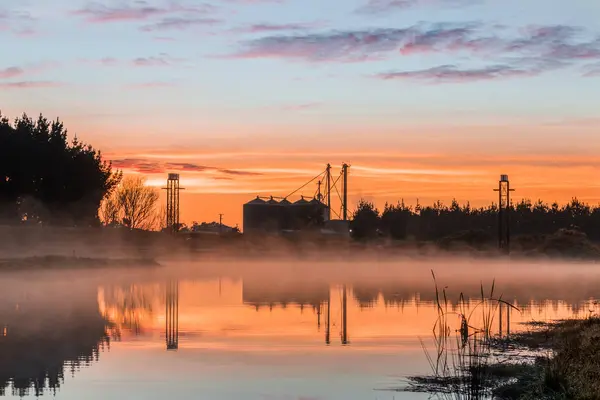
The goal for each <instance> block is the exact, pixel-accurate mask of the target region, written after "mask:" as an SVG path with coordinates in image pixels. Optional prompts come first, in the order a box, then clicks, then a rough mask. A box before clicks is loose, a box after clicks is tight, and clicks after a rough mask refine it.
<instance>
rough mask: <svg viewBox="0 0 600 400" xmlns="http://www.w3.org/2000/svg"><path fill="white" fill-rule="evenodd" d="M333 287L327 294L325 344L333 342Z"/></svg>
mask: <svg viewBox="0 0 600 400" xmlns="http://www.w3.org/2000/svg"><path fill="white" fill-rule="evenodd" d="M330 333H331V288H329V289H328V296H327V328H325V344H330V343H331V336H330Z"/></svg>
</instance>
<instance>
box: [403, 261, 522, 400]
mask: <svg viewBox="0 0 600 400" xmlns="http://www.w3.org/2000/svg"><path fill="white" fill-rule="evenodd" d="M431 274H432V277H433V281H434V284H435V299H436V300H435V301H436V308H437V319H436V322H435V324H434V327H433V342H434V349H435V351H430V350H428V348H427V346H426V344H425V343H424V342H423V340H422V339H421V345H422V347H423V350H424V352H425V355H426V357H427V360H428V362H429V365H430V367H431V370H432V375H431V376H425V377H412V378H410V380H411V388H410V389H411V391H418V392H429V393H432V394H435V395H436V396H437V397H438V398H442V399H449V400H450V399H456V400H459V399H460V400H479V399H484V398H488V397H490V396H491V393H492V389H493V388H494V386H495V383H496V379H495V378H494V373H493V368H492V367H495V366H497V365H498V360H496V359H495V357H494V356H493V352H492V344H493V339H494V337H493V334H492V325H493V323H494V319H495V315H496V314H497V313H498V307H500V306H501V305H506V306H508V307H510V308H511V309H514V310H516V311H519V310H518V308H517V307H515V306H513V305H512V304H510V303H508V302H506V301H504V300H503V299H502V296H501V295H500V296H498V297H496V296H495V281H493V282H492V286H491V289H490V291H489V293H486V291H485V289H484V287H483V284H481V298H480V299H478V300H476V301H475V302H473V301H468V300H466V299H465V297H464V295H463V293H462V292H461V293H460V295H459V298H458V305H457V306H456V307H452V304H451V302H450V301H449V300H448V294H447V292H446V288H442V289H441V290H440V288H439V286H438V283H437V280H436V277H435V273H434V272H433V271H431ZM452 319H454V320H455V321H457V320H458V321H459V323H458V325H459V327H458V328H453V326H455V325H456V324H453V323H452Z"/></svg>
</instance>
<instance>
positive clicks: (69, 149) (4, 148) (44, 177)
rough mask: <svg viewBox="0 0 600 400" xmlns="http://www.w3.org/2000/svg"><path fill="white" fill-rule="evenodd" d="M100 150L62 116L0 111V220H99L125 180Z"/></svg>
mask: <svg viewBox="0 0 600 400" xmlns="http://www.w3.org/2000/svg"><path fill="white" fill-rule="evenodd" d="M120 180H121V173H120V172H113V171H112V166H111V164H110V163H109V162H106V161H103V159H102V156H101V154H100V152H99V151H97V150H95V149H94V148H93V147H92V146H91V145H88V144H85V143H83V142H80V141H79V140H78V139H77V138H74V139H73V140H72V141H71V142H68V140H67V130H66V129H65V127H64V125H63V123H62V122H61V121H60V120H58V119H57V120H55V121H52V122H51V121H49V120H48V119H46V118H44V117H43V116H42V115H40V116H39V118H38V119H37V120H33V119H32V118H30V117H28V116H27V115H26V114H23V116H22V117H20V118H17V119H15V120H14V122H12V123H11V122H10V121H9V119H8V118H6V117H5V116H2V114H0V223H4V224H6V223H8V224H14V223H21V222H23V221H32V222H36V223H50V224H57V225H58V224H60V225H93V224H97V223H98V209H99V207H100V203H101V201H102V199H103V198H104V197H105V196H107V195H108V194H109V193H110V192H111V191H112V190H113V189H114V188H115V187H116V186H117V185H118V184H119V182H120Z"/></svg>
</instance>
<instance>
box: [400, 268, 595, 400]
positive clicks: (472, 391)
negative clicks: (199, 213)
mask: <svg viewBox="0 0 600 400" xmlns="http://www.w3.org/2000/svg"><path fill="white" fill-rule="evenodd" d="M434 282H435V276H434ZM435 293H436V301H435V304H436V306H437V310H438V318H437V320H436V322H435V324H434V326H433V339H434V340H433V343H434V349H433V350H434V351H430V350H429V349H428V348H427V346H426V345H425V343H424V342H422V343H423V348H424V350H425V355H426V357H427V360H428V361H429V364H430V366H431V368H432V374H431V375H423V376H414V377H409V378H408V381H409V382H408V386H406V387H404V388H403V389H402V391H408V392H428V393H431V394H433V395H434V396H435V397H436V398H442V399H456V400H462V399H469V400H483V399H500V400H559V399H560V400H562V399H574V400H594V399H599V400H600V317H599V316H595V315H592V311H591V310H590V316H589V317H588V318H585V319H578V320H563V321H555V322H551V323H532V324H531V325H530V326H529V330H527V331H525V332H518V333H512V334H509V335H502V330H501V329H500V333H499V334H492V329H491V328H492V326H493V325H494V317H495V316H496V315H498V314H497V313H498V309H499V307H504V308H508V307H510V309H511V310H513V311H514V312H520V310H519V309H517V308H516V307H513V306H512V305H511V304H510V303H508V302H505V301H504V300H502V295H498V296H496V295H495V294H494V284H493V283H492V286H491V290H490V291H489V292H487V291H485V290H484V288H483V286H482V287H481V298H480V299H479V300H476V301H471V302H470V303H469V302H468V301H466V300H465V297H464V296H463V294H462V293H461V294H460V295H459V300H458V302H457V304H458V305H457V306H456V307H449V304H450V302H449V300H448V294H447V293H446V289H445V288H443V289H441V290H440V289H438V285H437V283H436V284H435ZM488 293H489V294H488ZM469 305H470V307H469ZM457 317H458V319H459V320H461V321H462V322H461V323H460V324H459V325H458V326H457V325H456V324H455V323H451V322H450V321H452V320H453V319H454V320H456V318H457Z"/></svg>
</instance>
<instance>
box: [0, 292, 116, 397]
mask: <svg viewBox="0 0 600 400" xmlns="http://www.w3.org/2000/svg"><path fill="white" fill-rule="evenodd" d="M89 292H90V293H89V295H85V294H84V295H83V297H82V295H78V296H69V294H68V293H64V292H62V293H61V292H60V291H57V292H54V293H52V292H50V293H49V292H47V291H45V290H42V292H41V293H39V292H37V293H35V292H34V291H33V289H32V290H31V291H30V292H27V291H19V292H17V291H15V290H12V291H10V290H9V288H0V327H1V328H0V395H5V394H6V390H7V389H8V388H9V387H10V386H12V394H13V395H17V396H27V395H29V394H30V392H31V391H33V393H34V394H35V395H36V396H40V395H42V394H44V392H45V391H47V390H52V391H54V392H56V390H57V389H59V387H60V385H61V384H62V383H63V381H64V371H65V369H66V370H67V371H70V372H71V373H72V374H74V373H75V372H76V371H78V370H79V369H80V368H81V367H85V366H89V365H90V364H91V363H92V362H94V361H97V360H98V357H99V353H100V351H101V350H103V349H104V346H106V345H109V338H108V336H107V332H106V321H105V320H104V318H102V316H101V315H100V313H99V312H98V303H97V301H96V292H95V290H94V288H90V291H89ZM59 296H60V298H59Z"/></svg>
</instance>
